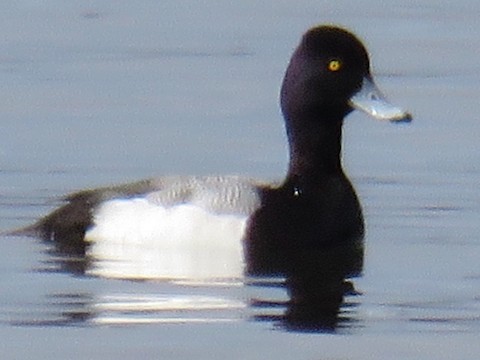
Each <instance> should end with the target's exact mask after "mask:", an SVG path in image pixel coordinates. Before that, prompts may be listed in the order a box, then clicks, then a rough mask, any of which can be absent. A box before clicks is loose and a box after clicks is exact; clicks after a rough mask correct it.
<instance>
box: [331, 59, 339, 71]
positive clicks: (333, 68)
mask: <svg viewBox="0 0 480 360" xmlns="http://www.w3.org/2000/svg"><path fill="white" fill-rule="evenodd" d="M341 68H342V62H341V61H340V60H338V59H335V60H330V62H329V63H328V70H330V71H333V72H335V71H338V70H340V69H341Z"/></svg>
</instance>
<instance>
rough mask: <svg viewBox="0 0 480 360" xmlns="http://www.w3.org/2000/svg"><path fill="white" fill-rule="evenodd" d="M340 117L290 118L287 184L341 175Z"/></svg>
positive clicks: (316, 182) (341, 117) (341, 120)
mask: <svg viewBox="0 0 480 360" xmlns="http://www.w3.org/2000/svg"><path fill="white" fill-rule="evenodd" d="M343 115H344V114H341V115H338V116H329V117H328V118H327V119H325V118H322V117H320V116H318V115H315V114H311V115H310V116H302V117H301V119H300V118H289V119H288V120H287V121H288V122H289V126H287V135H288V139H289V144H290V163H289V168H288V174H287V182H290V183H291V182H293V183H296V182H300V183H304V184H305V183H306V184H312V185H314V184H318V183H319V182H322V181H323V180H325V179H326V178H329V177H332V176H335V175H341V174H343V170H342V165H341V149H342V123H343Z"/></svg>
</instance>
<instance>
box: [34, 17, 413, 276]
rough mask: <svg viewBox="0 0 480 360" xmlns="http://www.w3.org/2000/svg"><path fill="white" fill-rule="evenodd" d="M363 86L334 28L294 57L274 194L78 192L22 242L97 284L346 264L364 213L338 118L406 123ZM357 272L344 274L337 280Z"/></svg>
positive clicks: (184, 181) (231, 187) (260, 188)
mask: <svg viewBox="0 0 480 360" xmlns="http://www.w3.org/2000/svg"><path fill="white" fill-rule="evenodd" d="M372 86H373V82H372V79H371V75H370V72H369V60H368V55H367V52H366V50H365V48H364V47H363V45H362V44H361V43H360V42H359V41H358V40H357V39H356V38H355V36H353V35H352V34H350V33H349V32H346V31H345V30H343V29H339V28H336V27H330V26H321V27H317V28H313V29H311V30H310V31H309V32H307V33H306V34H305V35H304V37H303V39H302V42H301V43H300V45H299V47H298V48H297V50H296V51H295V53H294V55H293V56H292V60H291V62H290V65H289V67H288V69H287V73H286V75H285V80H284V83H283V86H282V92H281V103H282V110H283V114H284V117H285V121H286V129H287V135H288V139H289V145H290V163H289V169H288V173H287V176H286V178H285V180H284V181H283V183H279V184H277V185H275V184H267V183H260V182H256V181H253V180H249V179H244V178H240V177H163V178H158V179H153V180H146V181H142V182H139V183H135V184H130V185H124V186H117V187H110V188H103V189H96V190H87V191H83V192H79V193H77V194H74V195H72V196H70V197H68V198H67V203H66V204H65V205H64V206H63V207H61V208H59V209H58V210H56V211H54V212H53V213H52V214H50V215H48V216H47V217H45V218H43V219H41V220H40V221H39V222H38V223H36V224H34V225H33V226H32V227H30V228H28V230H29V233H35V234H36V235H38V236H41V237H42V238H46V239H51V240H53V241H54V242H55V243H57V244H59V245H60V246H62V247H64V248H65V249H71V251H77V252H78V251H80V252H86V253H87V254H88V255H90V256H91V257H92V258H94V259H99V260H101V261H99V264H100V265H98V266H97V268H96V273H98V274H101V275H105V276H121V277H139V278H146V277H167V278H170V277H173V278H192V277H193V278H196V277H200V278H205V277H207V278H211V277H214V278H221V277H240V276H242V274H244V273H245V272H248V273H250V274H278V273H291V272H294V271H298V269H305V270H304V272H305V273H307V272H318V271H325V269H326V268H325V265H323V266H322V265H320V264H319V255H320V254H325V252H326V251H327V250H326V249H328V251H330V250H331V249H334V250H333V251H334V252H335V251H337V250H335V249H343V248H345V249H346V248H348V249H353V250H352V251H353V252H355V251H356V250H355V249H359V248H360V247H361V239H362V237H363V227H364V226H363V218H362V212H361V207H360V204H359V202H358V200H357V196H356V194H355V191H354V189H353V187H352V185H351V184H350V181H349V180H348V179H347V177H346V176H345V174H344V172H343V169H342V166H341V159H340V157H341V155H340V152H341V132H342V123H343V119H344V117H345V116H346V115H347V114H348V113H349V112H350V111H352V110H353V107H357V108H360V109H362V110H364V111H366V112H369V113H370V114H371V115H373V116H375V117H378V118H385V119H389V120H393V121H402V120H409V119H410V116H409V115H408V114H407V113H404V112H402V111H401V110H399V109H397V108H393V107H391V106H390V105H388V104H387V103H386V102H384V99H383V98H382V97H381V95H380V94H379V93H377V92H376V91H377V90H376V89H374V88H371V87H372ZM369 87H370V88H369ZM362 88H363V89H365V88H367V90H368V91H369V93H368V94H366V95H365V94H363V93H362ZM379 108H380V109H382V110H381V111H379V110H378V109H379ZM346 245H348V246H346ZM342 251H343V250H342ZM347 253H348V251H347ZM346 256H347V257H349V256H350V255H348V254H347V255H346ZM133 263H135V264H136V265H135V266H136V268H134V266H133V265H132V264H133ZM122 264H123V265H125V264H129V265H128V266H130V268H128V269H127V270H125V269H126V268H125V266H124V267H123V269H122V268H121V267H120V265H122ZM128 266H127V267H128ZM354 271H355V266H353V267H352V265H351V266H349V267H348V268H345V269H343V270H342V272H343V273H345V274H346V273H349V272H354ZM122 272H129V273H130V276H128V275H127V274H125V273H122Z"/></svg>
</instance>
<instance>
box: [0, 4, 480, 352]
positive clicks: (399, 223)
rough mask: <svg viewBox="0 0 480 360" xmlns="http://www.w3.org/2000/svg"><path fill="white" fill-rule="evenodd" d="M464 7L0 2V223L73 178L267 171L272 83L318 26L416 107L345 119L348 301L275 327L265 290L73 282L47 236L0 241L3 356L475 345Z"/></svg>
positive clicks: (472, 164)
mask: <svg viewBox="0 0 480 360" xmlns="http://www.w3.org/2000/svg"><path fill="white" fill-rule="evenodd" d="M479 13H480V3H479V2H478V1H473V0H471V1H468V0H460V1H455V2H452V1H433V0H428V1H422V2H419V1H402V2H398V1H393V0H392V1H388V0H383V1H380V0H377V1H376V0H369V1H364V2H358V1H334V2H325V1H307V0H300V1H295V2H293V1H265V2H260V3H259V2H257V1H242V2H237V3H229V2H216V1H203V2H195V1H188V0H186V1H170V2H168V1H166V2H154V1H145V2H140V3H139V2H135V3H134V2H131V1H94V0H92V1H82V2H64V1H53V0H52V1H41V2H39V1H34V0H23V1H16V2H2V3H1V4H0V33H1V34H2V36H1V39H0V79H1V81H0V104H1V105H0V118H1V120H0V121H1V131H0V229H12V228H15V227H19V226H22V225H25V224H28V223H29V222H31V221H33V220H34V219H36V218H37V217H39V216H41V215H42V214H45V213H47V212H48V211H49V210H51V209H52V208H53V207H54V199H55V198H56V197H57V196H60V195H62V194H64V193H66V192H70V191H73V190H76V189H81V188H85V187H94V186H98V185H104V184H110V183H118V182H125V181H129V180H134V179H140V178H143V177H148V176H153V175H160V174H227V173H228V174H231V173H235V174H243V175H249V176H256V177H261V178H273V179H275V178H281V177H282V175H283V173H284V170H285V166H286V158H287V157H286V144H285V137H284V135H283V127H282V122H281V119H280V114H279V110H278V100H277V98H278V89H279V86H280V83H281V80H282V76H283V71H284V69H285V67H286V64H287V62H288V59H289V57H290V54H291V52H292V49H293V48H294V47H295V46H296V44H297V42H298V40H299V37H300V35H301V34H302V33H303V32H304V31H305V30H306V29H307V28H308V27H310V26H312V25H314V24H317V23H324V22H328V23H336V24H341V25H344V26H347V27H349V28H350V29H352V30H353V31H355V32H356V33H357V34H358V35H359V36H360V37H361V38H362V39H364V40H365V42H366V44H367V46H368V48H369V50H370V52H371V55H372V61H373V66H374V72H375V74H376V76H377V82H378V83H379V85H380V86H381V87H382V88H383V89H384V91H385V92H386V93H387V94H388V95H389V97H390V98H391V99H392V100H394V102H395V103H397V104H399V105H402V106H404V107H406V108H408V109H409V110H411V111H412V112H413V114H414V117H415V122H414V123H412V124H410V125H407V126H405V125H401V126H395V125H391V124H383V123H378V122H374V121H372V120H370V119H367V118H365V117H363V115H361V114H352V115H351V116H350V117H349V118H348V120H347V122H346V126H345V141H344V151H345V152H344V161H345V166H346V169H347V171H348V173H349V174H350V176H351V178H352V180H353V182H354V184H355V187H356V189H357V191H358V193H359V196H360V198H361V201H362V204H363V206H364V209H365V215H366V221H367V231H368V233H367V237H366V243H367V251H366V259H365V270H364V274H363V276H362V277H360V278H358V279H355V280H354V282H355V286H356V288H357V289H358V291H360V292H361V295H359V296H349V297H347V298H346V299H345V305H344V306H343V307H342V313H341V318H340V319H339V322H338V324H337V326H335V327H334V328H333V329H330V331H318V332H313V331H312V332H299V331H295V329H288V327H285V326H283V324H282V321H281V319H282V314H283V313H284V311H285V308H284V307H282V306H281V302H282V301H283V300H285V299H286V294H285V293H284V290H283V289H282V288H278V287H275V286H266V287H255V286H240V285H238V284H217V285H215V286H213V285H201V284H185V283H184V284H178V283H176V284H175V283H165V282H154V281H150V282H134V281H127V280H112V279H102V278H93V277H86V276H82V275H81V274H76V273H75V269H76V267H75V264H74V263H72V262H67V263H65V262H64V261H63V260H64V259H59V258H58V257H56V256H54V255H52V253H51V251H50V250H51V249H50V248H49V247H48V246H47V245H46V244H43V243H40V242H38V241H35V240H32V239H27V238H11V237H0V289H1V290H0V354H1V355H2V356H1V357H2V359H34V358H35V359H37V358H45V359H66V358H68V359H86V358H89V359H97V358H98V359H119V358H134V357H135V358H138V357H139V356H140V357H141V358H161V359H193V358H194V359H435V360H438V359H477V358H478V354H479V353H480V343H479V341H478V338H479V335H480V265H479V264H480V262H479V258H480V236H479V234H480V221H479V215H478V214H479V210H480V192H479V191H478V188H479V183H480V165H479V164H480V147H479V146H478V139H479V135H480V122H479V121H478V116H479V115H478V108H479V105H478V99H479V95H480V90H479V86H478V84H479V83H480V82H479V81H480V76H479V74H480V72H479V70H480V61H479V60H478V59H479V58H480V37H479V36H478V34H479V33H480V22H479V21H478V14H479ZM259 299H260V300H262V301H267V302H268V301H273V302H280V305H279V306H259V302H258V301H257V300H259Z"/></svg>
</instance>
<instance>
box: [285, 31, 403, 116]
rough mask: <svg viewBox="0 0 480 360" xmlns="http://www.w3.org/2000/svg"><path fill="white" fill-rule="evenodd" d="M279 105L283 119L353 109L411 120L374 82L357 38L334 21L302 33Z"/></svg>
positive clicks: (291, 61) (337, 112)
mask: <svg viewBox="0 0 480 360" xmlns="http://www.w3.org/2000/svg"><path fill="white" fill-rule="evenodd" d="M281 105H282V111H283V113H284V116H285V118H286V119H287V121H296V120H299V119H312V120H313V119H318V118H319V117H321V118H324V119H325V120H332V121H333V120H341V119H343V117H344V116H345V115H347V114H348V113H349V112H350V111H352V110H353V109H355V108H356V109H359V110H362V111H364V112H366V113H367V114H369V115H371V116H373V117H375V118H377V119H381V120H390V121H410V120H411V115H410V114H409V113H407V112H405V111H403V110H401V109H399V108H397V107H395V106H393V105H391V104H390V103H389V102H388V101H387V100H386V99H385V97H384V96H383V95H382V93H381V92H380V91H379V90H378V88H377V87H376V86H375V83H374V82H373V78H372V75H371V73H370V61H369V57H368V53H367V50H366V49H365V47H364V46H363V44H362V43H361V42H360V40H358V39H357V38H356V37H355V35H353V34H352V33H350V32H348V31H346V30H344V29H342V28H338V27H333V26H318V27H315V28H312V29H310V30H309V31H308V32H307V33H305V35H304V36H303V38H302V41H301V43H300V45H299V46H298V48H297V49H296V50H295V52H294V54H293V56H292V58H291V60H290V64H289V66H288V69H287V72H286V74H285V78H284V81H283V86H282V91H281Z"/></svg>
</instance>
